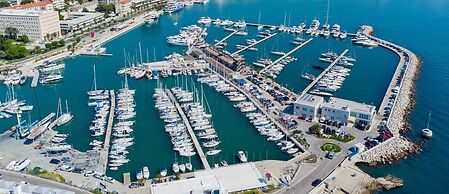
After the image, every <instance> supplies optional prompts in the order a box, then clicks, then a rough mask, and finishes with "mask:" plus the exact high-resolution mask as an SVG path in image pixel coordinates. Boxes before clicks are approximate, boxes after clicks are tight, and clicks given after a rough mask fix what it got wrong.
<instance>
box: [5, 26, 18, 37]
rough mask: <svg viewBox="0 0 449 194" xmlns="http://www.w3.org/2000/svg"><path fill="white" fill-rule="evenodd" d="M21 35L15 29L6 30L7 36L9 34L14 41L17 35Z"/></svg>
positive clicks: (7, 28) (8, 28)
mask: <svg viewBox="0 0 449 194" xmlns="http://www.w3.org/2000/svg"><path fill="white" fill-rule="evenodd" d="M18 33H19V30H18V29H17V28H14V27H6V28H5V34H8V35H9V37H13V38H14V39H15V38H16V37H17V34H18Z"/></svg>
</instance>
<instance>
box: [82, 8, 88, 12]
mask: <svg viewBox="0 0 449 194" xmlns="http://www.w3.org/2000/svg"><path fill="white" fill-rule="evenodd" d="M81 12H89V10H88V9H87V8H83V10H82V11H81Z"/></svg>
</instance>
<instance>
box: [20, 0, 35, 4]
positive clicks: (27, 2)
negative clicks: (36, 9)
mask: <svg viewBox="0 0 449 194" xmlns="http://www.w3.org/2000/svg"><path fill="white" fill-rule="evenodd" d="M30 3H34V1H33V0H23V1H21V2H20V5H25V4H30Z"/></svg>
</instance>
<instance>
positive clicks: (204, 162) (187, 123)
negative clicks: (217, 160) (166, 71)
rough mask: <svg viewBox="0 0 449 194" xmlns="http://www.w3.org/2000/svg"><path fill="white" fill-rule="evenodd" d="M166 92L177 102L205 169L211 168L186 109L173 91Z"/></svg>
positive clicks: (174, 102)
mask: <svg viewBox="0 0 449 194" xmlns="http://www.w3.org/2000/svg"><path fill="white" fill-rule="evenodd" d="M165 92H167V95H168V97H169V98H170V100H171V101H172V102H173V104H175V106H176V109H177V110H178V113H179V115H181V118H182V120H183V122H184V124H185V126H186V128H187V131H188V132H189V135H190V137H191V138H192V141H193V144H194V145H195V149H196V151H197V152H198V155H199V156H200V160H201V163H203V167H204V169H205V170H208V169H210V165H209V162H208V161H207V159H206V155H205V154H204V152H203V149H202V148H201V145H200V143H199V142H198V139H197V138H196V135H195V133H194V132H193V129H192V127H191V126H190V123H189V120H188V119H187V117H186V115H185V113H184V111H183V110H182V108H181V105H179V103H178V101H176V98H175V97H174V96H173V93H172V92H171V91H170V90H169V89H166V90H165Z"/></svg>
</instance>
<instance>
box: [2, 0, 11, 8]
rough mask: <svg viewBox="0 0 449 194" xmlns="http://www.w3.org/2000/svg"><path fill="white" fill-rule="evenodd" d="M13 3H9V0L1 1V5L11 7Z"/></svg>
mask: <svg viewBox="0 0 449 194" xmlns="http://www.w3.org/2000/svg"><path fill="white" fill-rule="evenodd" d="M10 5H11V4H9V2H7V1H1V2H0V7H9V6H10Z"/></svg>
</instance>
